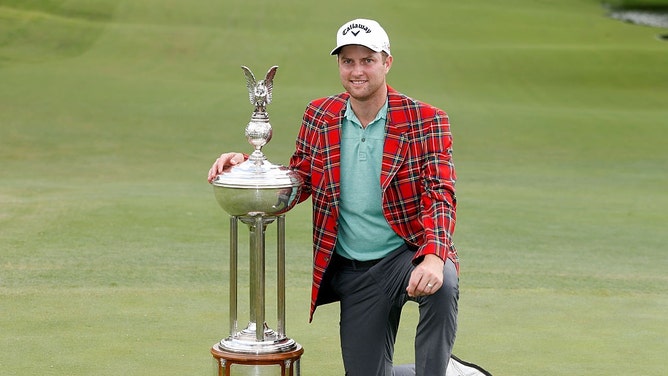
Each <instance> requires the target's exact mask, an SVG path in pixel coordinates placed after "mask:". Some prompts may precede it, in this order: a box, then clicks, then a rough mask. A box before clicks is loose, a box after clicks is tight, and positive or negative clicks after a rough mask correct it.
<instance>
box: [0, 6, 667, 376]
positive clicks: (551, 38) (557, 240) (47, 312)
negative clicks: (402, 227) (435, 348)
mask: <svg viewBox="0 0 668 376" xmlns="http://www.w3.org/2000/svg"><path fill="white" fill-rule="evenodd" d="M657 3H658V2H657ZM357 17H367V18H374V19H377V20H379V21H380V22H381V24H383V26H384V27H385V29H386V30H387V31H388V33H389V34H390V37H391V41H392V51H393V55H394V58H395V60H394V65H393V68H392V72H391V73H390V76H389V82H390V84H391V85H392V86H394V87H395V88H396V89H398V90H400V91H402V92H404V93H406V94H408V95H410V96H413V97H415V98H418V99H421V100H423V101H426V102H429V103H432V104H434V105H436V106H438V107H442V108H444V109H445V110H446V111H448V113H449V114H450V117H451V121H452V124H453V132H454V137H455V163H456V165H457V169H458V176H459V182H458V200H459V208H458V229H457V233H456V235H455V238H456V241H457V245H458V249H459V251H460V256H461V259H462V275H461V301H460V331H459V334H458V340H457V344H456V348H455V354H457V355H458V356H460V357H462V358H463V359H465V360H469V361H472V362H475V363H479V364H480V365H482V366H483V367H485V368H487V369H489V370H490V371H491V372H492V373H493V374H495V375H535V374H549V375H560V374H563V375H570V374H587V375H610V374H615V373H620V372H621V370H624V369H628V368H629V367H631V368H633V372H634V374H642V375H651V374H664V373H666V371H668V367H667V366H666V363H665V355H664V354H665V353H666V351H668V344H667V343H666V338H667V337H668V329H667V328H668V325H667V324H668V323H667V319H666V315H665V312H666V311H667V310H668V278H667V275H666V270H668V268H667V267H668V256H667V251H668V249H667V248H666V244H667V243H668V233H666V231H665V227H666V224H667V223H668V195H667V194H666V187H668V174H666V171H668V152H666V150H668V137H666V136H667V133H666V132H667V131H666V126H668V120H667V119H668V107H667V106H666V103H667V102H668V90H666V88H668V71H666V66H668V43H667V42H665V41H663V40H662V39H661V38H658V37H657V36H658V35H663V34H666V33H667V32H668V31H667V30H666V29H660V28H652V27H645V26H638V25H632V24H628V23H622V22H619V21H616V20H613V19H610V18H608V17H606V10H605V9H604V7H602V6H601V3H600V2H598V1H582V0H562V1H558V2H557V1H540V0H509V1H505V2H492V1H483V0H469V1H466V2H462V1H450V0H447V1H414V2H405V1H367V2H362V3H360V2H356V1H350V0H343V1H339V2H332V3H318V4H314V3H306V2H301V1H296V0H286V1H281V2H276V1H261V0H247V1H238V0H231V1H228V0H226V1H215V0H197V1H189V2H186V1H182V0H159V1H158V0H133V1H128V0H95V1H87V0H41V1H38V0H32V1H31V0H23V1H21V0H0V313H1V314H0V345H1V346H2V348H3V349H4V350H3V352H2V354H0V374H3V375H5V374H6V375H32V374H43V375H90V374H99V375H112V374H113V375H117V374H120V373H124V374H129V375H148V374H160V375H186V374H188V375H195V374H198V375H201V374H212V370H211V368H212V367H211V363H212V362H213V360H212V357H211V355H210V354H209V348H210V346H211V345H213V344H214V343H215V342H217V341H219V340H220V339H221V338H223V337H225V336H226V335H227V334H228V333H227V303H226V302H227V300H226V299H227V247H228V218H227V215H226V214H225V213H224V212H223V211H222V210H221V209H220V208H219V207H218V206H217V204H216V203H215V200H214V198H213V194H212V192H211V188H210V187H209V185H208V184H207V183H206V172H207V170H208V168H209V166H210V164H211V163H212V161H213V160H214V159H215V157H216V156H217V155H218V154H219V153H220V152H222V151H226V150H240V151H248V150H249V149H250V146H249V145H247V143H246V141H245V139H244V136H243V128H244V126H245V124H246V123H247V122H248V119H249V116H250V113H251V112H252V106H251V105H250V104H249V103H248V99H247V92H246V88H245V81H244V78H243V74H242V72H241V69H240V66H241V65H247V66H249V67H250V68H251V69H252V70H253V71H254V72H256V75H262V74H263V73H264V72H266V69H268V68H269V67H270V66H271V65H279V67H280V68H279V70H278V73H277V76H276V79H275V91H274V101H273V102H272V104H271V106H270V107H269V113H270V115H271V123H272V125H273V127H274V138H273V140H272V142H271V143H270V144H269V145H268V146H267V147H265V150H264V151H265V153H266V154H267V156H268V157H269V159H270V160H271V161H272V162H274V163H286V162H287V159H288V157H289V155H290V152H291V150H292V147H293V144H294V138H295V136H296V132H297V129H298V127H299V123H300V119H301V114H302V111H303V109H304V107H305V105H306V103H307V102H308V101H309V100H310V99H312V98H315V97H319V96H324V95H329V94H333V93H336V92H338V91H340V90H341V87H340V84H339V82H338V76H337V72H336V63H335V59H334V58H333V57H331V56H329V55H328V53H329V51H330V50H331V48H332V46H333V44H334V42H335V37H334V33H335V31H336V29H337V28H338V27H339V26H340V25H341V24H342V23H343V22H345V21H347V20H349V19H352V18H357ZM287 225H288V284H289V286H288V303H289V307H288V326H287V331H288V335H290V336H291V337H292V338H294V339H296V340H297V341H298V342H300V343H301V344H302V345H303V346H304V348H305V350H306V352H305V354H304V357H303V358H302V372H303V373H304V374H306V375H325V376H328V375H341V374H343V370H342V367H341V360H340V356H339V350H338V331H337V328H336V326H337V325H336V324H337V322H338V312H337V306H336V305H329V306H323V307H321V308H319V309H318V312H317V313H316V316H315V320H314V322H313V323H312V324H308V323H307V321H308V302H309V294H310V266H311V256H310V255H311V246H310V236H311V235H310V232H311V227H310V208H309V204H308V203H305V204H302V205H301V206H299V207H297V208H295V209H294V210H293V211H292V212H290V213H289V214H288V216H287ZM242 230H243V229H242ZM274 236H275V235H274V234H273V232H272V228H270V229H269V230H268V237H269V241H270V242H271V241H272V239H273V237H274ZM241 240H242V244H241V245H240V247H241V249H245V248H244V247H247V246H248V245H247V241H246V240H245V238H244V235H243V232H242V234H241ZM270 244H271V243H270ZM270 249H271V248H269V250H270ZM244 262H246V260H245V259H244V260H242V264H241V265H244V264H243V263H244ZM268 268H269V270H268V273H269V276H268V280H269V281H272V280H273V279H272V273H273V271H272V268H271V265H269V266H268ZM244 276H245V274H242V277H244ZM246 295H247V294H246V293H245V292H242V297H245V296H246ZM244 304H246V303H245V302H242V303H241V307H245V305H244ZM272 304H274V303H273V302H269V307H268V312H269V315H271V313H272V312H273V311H272ZM270 317H271V316H270ZM416 317H417V312H416V309H415V307H414V306H412V305H409V306H407V308H406V310H405V314H404V317H403V319H402V320H403V324H402V328H401V332H400V335H399V341H398V343H397V349H396V351H397V354H396V360H397V361H398V362H400V363H403V362H410V361H412V348H413V345H412V332H413V331H414V323H415V322H416ZM270 325H272V326H274V325H273V324H272V322H270Z"/></svg>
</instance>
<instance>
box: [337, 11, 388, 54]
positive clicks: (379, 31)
mask: <svg viewBox="0 0 668 376" xmlns="http://www.w3.org/2000/svg"><path fill="white" fill-rule="evenodd" d="M350 44H359V45H361V46H364V47H367V48H370V49H372V50H374V51H376V52H380V51H385V52H387V54H388V55H391V54H390V38H389V37H388V36H387V33H386V32H385V30H383V28H382V27H381V26H380V24H379V23H378V22H376V21H374V20H367V19H364V18H358V19H356V20H352V21H348V22H346V23H345V24H343V26H341V27H340V28H339V31H338V32H337V33H336V48H335V49H333V50H332V52H331V55H338V53H339V51H340V50H341V47H343V46H347V45H350Z"/></svg>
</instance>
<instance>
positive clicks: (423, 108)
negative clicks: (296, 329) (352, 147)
mask: <svg viewBox="0 0 668 376" xmlns="http://www.w3.org/2000/svg"><path fill="white" fill-rule="evenodd" d="M348 96H349V95H348V94H347V93H342V94H338V95H335V96H331V97H327V98H321V99H317V100H314V101H312V102H311V103H309V105H308V107H307V108H306V111H305V112H304V117H303V120H302V125H301V128H300V131H299V136H298V138H297V142H296V149H295V153H294V154H293V155H292V157H291V158H290V167H291V168H292V169H293V170H295V171H296V172H298V173H299V174H300V176H301V177H302V178H303V179H304V187H303V189H302V193H301V197H300V199H299V200H300V201H303V200H306V199H307V198H308V197H309V196H311V197H312V199H313V287H312V294H311V312H310V319H313V313H314V312H315V309H316V306H317V305H318V304H321V303H323V302H321V301H319V300H318V297H319V296H318V293H319V291H320V285H321V283H322V280H323V276H324V274H325V270H326V269H327V267H328V266H329V262H330V260H331V256H332V252H333V251H334V245H335V244H336V232H337V219H338V216H339V206H338V205H339V198H340V191H339V189H340V174H341V168H340V167H341V166H340V160H341V159H340V156H341V143H340V141H341V140H340V137H341V123H342V119H343V114H344V112H345V109H346V101H347V100H348ZM455 179H456V176H455V169H454V165H453V163H452V134H451V132H450V124H449V121H448V116H447V114H446V113H445V112H443V111H442V110H440V109H438V108H435V107H432V106H430V105H427V104H425V103H421V102H419V101H416V100H413V99H411V98H409V97H407V96H405V95H403V94H400V93H399V92H397V91H395V90H394V89H392V88H391V87H389V86H388V114H387V134H386V138H385V145H384V148H383V159H382V171H381V177H380V184H381V186H382V192H383V200H382V202H383V213H384V215H385V218H386V219H387V221H388V223H389V224H390V226H391V227H392V229H393V230H394V231H395V232H396V233H397V234H399V235H400V236H401V237H402V238H403V239H404V240H405V241H406V242H407V243H409V244H411V245H413V246H414V247H415V248H416V249H417V251H416V253H415V257H414V262H416V263H417V262H419V260H420V259H421V258H422V257H423V256H424V255H426V254H436V255H438V256H439V257H441V258H442V259H443V260H445V259H446V258H449V259H451V260H452V261H453V262H454V263H455V265H456V266H457V270H459V263H458V258H457V251H456V249H455V247H454V245H453V242H452V235H453V232H454V230H455V210H456V199H455V188H454V185H455Z"/></svg>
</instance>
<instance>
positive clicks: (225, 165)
mask: <svg viewBox="0 0 668 376" xmlns="http://www.w3.org/2000/svg"><path fill="white" fill-rule="evenodd" d="M245 160H246V157H245V156H244V155H243V154H242V153H235V152H231V153H223V154H221V155H220V157H218V159H216V161H215V162H213V166H211V169H210V170H209V177H208V180H209V183H211V182H212V181H213V179H215V178H216V176H218V175H220V174H221V173H223V172H224V171H227V170H229V169H230V168H232V166H236V165H238V164H239V163H242V162H243V161H245Z"/></svg>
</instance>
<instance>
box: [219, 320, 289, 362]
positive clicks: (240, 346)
mask: <svg viewBox="0 0 668 376" xmlns="http://www.w3.org/2000/svg"><path fill="white" fill-rule="evenodd" d="M255 328H256V324H255V323H253V322H251V323H250V324H249V325H248V327H247V328H246V329H244V330H242V331H240V332H238V333H236V334H234V335H231V336H229V337H227V338H225V339H223V340H221V341H220V343H218V348H220V349H221V350H223V351H229V352H236V353H243V354H271V353H280V352H287V351H292V350H294V349H295V348H297V342H295V341H294V340H293V339H290V338H288V337H286V336H285V335H280V334H279V333H276V332H275V331H274V330H272V329H270V328H269V327H268V326H267V324H264V336H263V340H261V341H260V340H258V339H257V333H256V329H255Z"/></svg>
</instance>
